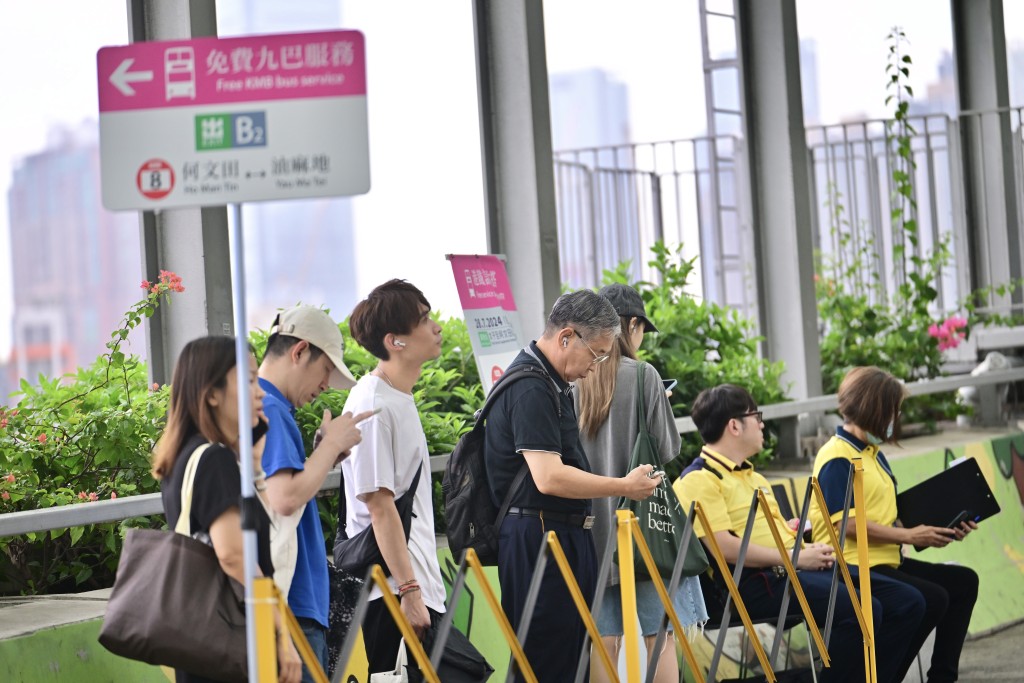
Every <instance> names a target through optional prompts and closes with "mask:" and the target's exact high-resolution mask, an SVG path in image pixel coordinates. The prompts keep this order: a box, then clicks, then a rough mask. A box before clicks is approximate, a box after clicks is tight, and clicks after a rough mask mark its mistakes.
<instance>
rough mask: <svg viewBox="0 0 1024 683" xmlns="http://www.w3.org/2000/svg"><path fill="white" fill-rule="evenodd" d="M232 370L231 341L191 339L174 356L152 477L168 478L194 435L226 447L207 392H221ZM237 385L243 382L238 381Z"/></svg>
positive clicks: (233, 340) (224, 435) (225, 439)
mask: <svg viewBox="0 0 1024 683" xmlns="http://www.w3.org/2000/svg"><path fill="white" fill-rule="evenodd" d="M233 367H235V338H234V337H213V336H211V337H200V338H199V339H193V340H192V341H190V342H189V343H188V344H186V345H185V348H183V349H182V350H181V355H180V356H178V364H177V365H176V366H175V367H174V379H172V380H171V402H170V405H169V406H168V408H167V425H166V426H165V427H164V433H163V435H162V436H161V437H160V440H159V441H158V442H157V444H156V447H155V448H154V449H153V470H152V472H153V476H154V477H155V478H156V479H162V478H164V477H167V476H169V475H170V474H171V471H172V470H173V469H174V461H175V460H176V459H177V457H178V453H179V452H180V451H181V448H182V446H184V445H185V442H186V441H188V439H189V438H191V437H192V436H193V435H195V434H202V435H203V436H204V437H205V438H206V440H207V441H209V442H210V443H218V442H220V443H228V442H229V441H230V439H229V437H228V436H227V435H226V434H223V433H221V430H220V428H219V427H218V426H217V420H216V414H215V412H214V410H213V406H211V405H210V402H209V401H208V399H209V397H210V394H211V392H213V391H214V390H215V389H222V388H224V386H225V384H226V383H227V377H228V373H229V372H231V368H233ZM238 381H245V380H244V379H243V378H241V377H240V378H239V379H238Z"/></svg>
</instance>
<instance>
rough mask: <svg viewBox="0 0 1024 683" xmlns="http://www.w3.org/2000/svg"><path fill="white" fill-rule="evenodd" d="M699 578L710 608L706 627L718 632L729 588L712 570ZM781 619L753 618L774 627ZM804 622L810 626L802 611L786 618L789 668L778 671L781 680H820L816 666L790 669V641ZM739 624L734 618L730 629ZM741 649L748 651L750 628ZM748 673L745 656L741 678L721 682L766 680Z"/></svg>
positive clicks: (777, 674) (809, 640)
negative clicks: (797, 627) (720, 581)
mask: <svg viewBox="0 0 1024 683" xmlns="http://www.w3.org/2000/svg"><path fill="white" fill-rule="evenodd" d="M698 578H699V580H700V589H701V593H703V594H704V604H705V606H706V607H707V611H708V622H707V624H705V626H704V628H705V629H706V630H713V631H717V630H718V629H719V628H721V625H722V616H723V614H724V612H725V602H726V599H727V597H728V595H729V593H728V591H727V590H726V588H725V587H724V586H723V585H722V584H721V583H719V582H718V581H716V580H715V579H714V578H713V577H712V575H711V570H710V569H709V570H708V571H705V572H703V573H702V574H701V575H700V576H699V577H698ZM777 621H778V618H777V616H775V615H772V616H767V617H759V618H754V617H751V622H753V623H754V624H755V625H756V624H770V625H772V626H775V625H776V623H777ZM801 624H804V626H805V629H806V624H805V622H804V618H803V615H802V614H789V615H787V616H786V620H785V622H784V624H783V630H784V631H786V632H787V636H786V662H784V664H783V666H784V667H786V668H784V669H783V670H779V671H776V672H775V674H776V676H777V677H778V679H779V681H786V682H796V681H816V680H817V674H816V671H815V667H813V666H812V667H799V668H795V669H789V668H788V666H789V653H790V647H789V646H790V642H791V640H790V636H791V629H793V628H794V627H796V626H799V625H801ZM736 626H739V623H738V622H737V621H735V620H730V628H735V627H736ZM807 642H808V644H810V643H811V638H810V633H809V632H808V638H807ZM740 649H741V651H742V652H744V653H745V652H746V651H747V632H746V630H744V631H743V634H742V636H741V640H740ZM812 653H813V648H812ZM814 660H815V661H818V658H817V656H814ZM748 672H749V670H748V669H747V660H746V657H743V658H742V661H741V662H740V678H738V679H720V682H719V683H734V682H738V681H746V682H747V683H750V682H751V681H757V680H763V679H764V677H763V676H756V677H748Z"/></svg>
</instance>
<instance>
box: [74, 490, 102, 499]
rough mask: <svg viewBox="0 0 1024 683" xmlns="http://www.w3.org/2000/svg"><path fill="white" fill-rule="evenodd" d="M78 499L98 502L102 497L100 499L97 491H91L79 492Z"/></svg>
mask: <svg viewBox="0 0 1024 683" xmlns="http://www.w3.org/2000/svg"><path fill="white" fill-rule="evenodd" d="M78 499H79V500H88V501H96V500H99V499H100V497H99V495H98V494H97V493H96V492H95V491H91V492H89V493H86V492H85V491H79V492H78Z"/></svg>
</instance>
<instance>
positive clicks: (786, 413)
mask: <svg viewBox="0 0 1024 683" xmlns="http://www.w3.org/2000/svg"><path fill="white" fill-rule="evenodd" d="M1022 380H1024V368H1015V369H1012V370H1001V371H998V372H991V373H986V374H983V375H978V376H977V377H973V376H971V375H952V376H949V377H939V378H936V379H929V380H921V381H918V382H910V383H908V384H907V389H908V390H909V391H910V395H911V396H923V395H925V394H940V393H944V392H947V391H955V390H956V389H959V388H960V387H972V386H990V385H993V384H1005V383H1007V382H1019V381H1022ZM837 406H838V399H837V396H836V394H828V395H827V396H815V397H814V398H806V399H800V400H796V401H788V402H786V403H773V404H771V405H767V406H761V410H762V411H763V412H764V419H765V420H766V421H767V420H779V419H787V418H796V417H798V416H799V415H802V414H804V413H819V412H826V411H830V410H835V409H836V407H837ZM676 426H677V427H678V429H679V433H680V434H687V433H690V432H695V431H697V428H696V427H695V426H694V424H693V420H692V419H690V418H688V417H680V418H677V419H676ZM447 463H448V456H447V455H438V456H434V457H432V458H431V459H430V471H431V472H435V473H436V472H443V471H444V468H445V465H446V464H447ZM339 482H340V475H339V473H338V472H337V471H332V472H330V473H329V474H328V475H327V479H326V480H325V481H324V483H323V486H321V487H320V492H321V494H322V493H324V492H330V491H337V489H338V484H339ZM163 511H164V506H163V502H162V501H161V499H160V494H159V493H148V494H145V495H140V496H126V497H123V498H117V499H116V500H99V501H95V502H91V503H76V504H73V505H62V506H58V507H52V508H42V509H39V510H24V511H22V512H11V513H8V514H5V515H0V537H5V536H20V535H22V534H27V533H33V532H43V531H50V530H52V529H67V528H69V527H75V526H85V525H88V524H102V523H104V522H120V521H121V520H124V519H128V518H130V517H148V516H152V515H160V514H163Z"/></svg>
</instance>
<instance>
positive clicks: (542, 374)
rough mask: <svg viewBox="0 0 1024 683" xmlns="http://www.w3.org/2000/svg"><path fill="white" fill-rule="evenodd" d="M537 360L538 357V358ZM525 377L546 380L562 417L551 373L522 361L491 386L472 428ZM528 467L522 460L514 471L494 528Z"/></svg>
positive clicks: (503, 515) (559, 400) (519, 485)
mask: <svg viewBox="0 0 1024 683" xmlns="http://www.w3.org/2000/svg"><path fill="white" fill-rule="evenodd" d="M526 352H527V353H529V354H530V355H531V356H533V357H534V358H537V357H536V356H535V355H534V354H533V352H532V351H530V349H529V347H527V348H526ZM538 361H539V359H538ZM527 377H538V378H543V379H545V380H547V381H546V382H545V384H546V385H547V386H548V387H549V388H550V389H551V398H552V400H554V402H555V409H556V410H557V411H558V419H559V420H561V419H562V396H561V394H560V393H559V391H558V387H557V385H556V384H555V380H554V379H552V377H551V375H549V374H548V372H547V370H545V369H544V368H543V367H542V366H541V365H535V364H533V363H523V364H520V365H515V366H513V367H511V368H509V369H508V371H507V372H506V373H505V374H504V375H502V376H501V379H499V380H498V382H497V383H496V384H495V385H494V386H493V387H491V393H490V394H488V396H487V400H486V401H484V405H483V407H482V408H481V409H480V411H479V412H478V413H477V416H476V427H474V429H476V428H479V427H482V426H483V424H484V421H485V420H486V419H487V415H488V413H490V412H491V406H492V405H493V404H494V401H495V399H497V397H498V395H499V394H501V393H502V392H503V391H505V389H507V388H508V387H509V386H511V385H512V384H515V383H516V382H518V381H519V380H521V379H526V378H527ZM529 472H530V468H529V466H528V465H527V463H526V462H525V460H524V462H523V465H522V467H520V468H519V471H518V472H516V476H515V478H514V479H512V484H511V485H510V486H509V487H508V493H506V494H505V499H504V500H502V501H501V507H499V508H498V516H497V517H496V518H495V520H494V526H495V528H496V529H498V528H501V523H502V522H503V521H504V519H505V515H507V514H508V509H509V507H510V506H511V505H512V496H514V495H515V494H516V493H518V492H519V488H520V487H521V486H522V485H523V481H524V480H525V479H526V475H527V474H529Z"/></svg>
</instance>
